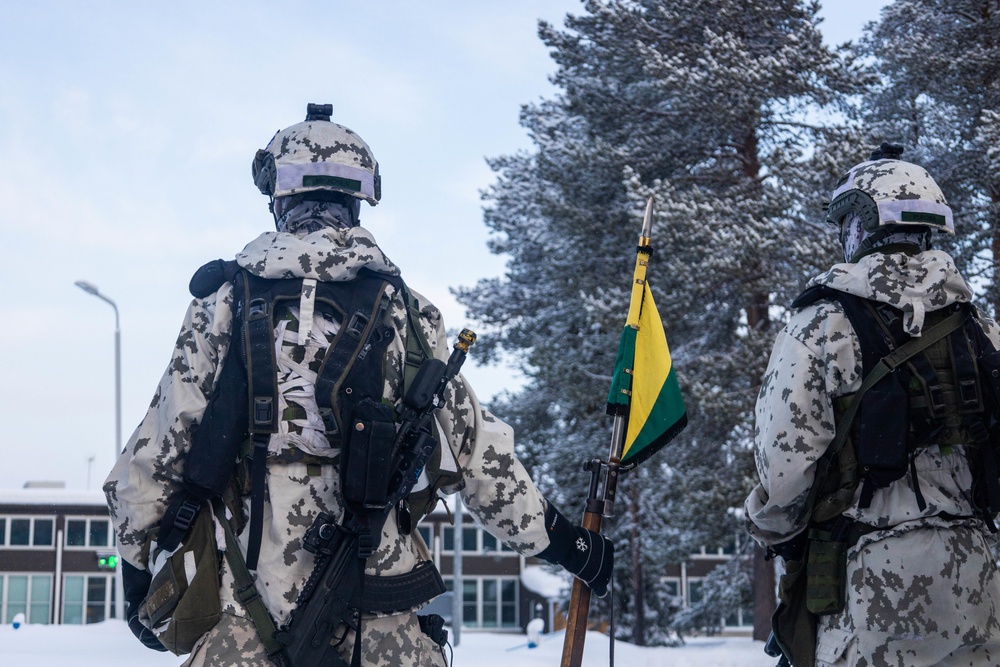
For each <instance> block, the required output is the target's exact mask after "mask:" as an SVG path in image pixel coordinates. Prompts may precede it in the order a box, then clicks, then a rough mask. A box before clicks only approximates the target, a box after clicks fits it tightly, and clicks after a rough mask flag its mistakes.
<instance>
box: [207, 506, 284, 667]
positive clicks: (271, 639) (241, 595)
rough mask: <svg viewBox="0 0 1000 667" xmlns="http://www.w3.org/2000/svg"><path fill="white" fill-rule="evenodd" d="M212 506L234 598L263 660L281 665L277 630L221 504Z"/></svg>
mask: <svg viewBox="0 0 1000 667" xmlns="http://www.w3.org/2000/svg"><path fill="white" fill-rule="evenodd" d="M213 506H214V507H213V509H214V510H215V516H216V518H217V519H218V520H219V524H220V525H221V526H222V529H223V530H224V531H225V533H226V561H227V562H228V563H229V569H230V570H231V571H232V573H233V579H234V580H235V582H236V598H237V599H238V600H239V601H240V604H242V605H243V607H244V609H246V610H247V613H248V614H250V620H251V621H253V625H254V627H255V628H256V629H257V636H258V637H259V638H260V641H261V643H262V644H263V645H264V650H265V651H266V652H267V657H268V658H270V659H271V661H272V662H274V664H276V665H279V666H280V665H284V660H283V655H282V650H283V649H284V646H282V645H281V643H280V642H279V641H278V640H277V639H276V638H275V634H276V633H277V630H278V628H277V626H276V625H275V624H274V619H273V618H271V614H270V613H268V611H267V606H265V605H264V600H262V599H261V597H260V592H259V591H258V590H257V586H256V585H255V584H254V580H253V576H252V575H251V574H250V570H249V569H248V568H247V564H246V561H245V560H244V559H243V554H242V553H241V552H240V544H239V541H238V540H237V539H236V536H235V535H234V534H233V529H232V526H231V525H230V524H229V519H227V518H226V510H225V507H226V506H225V504H224V503H213Z"/></svg>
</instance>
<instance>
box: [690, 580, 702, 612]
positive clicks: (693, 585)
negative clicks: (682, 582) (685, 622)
mask: <svg viewBox="0 0 1000 667" xmlns="http://www.w3.org/2000/svg"><path fill="white" fill-rule="evenodd" d="M687 597H688V599H687V603H688V606H689V607H690V606H691V605H696V604H698V603H699V602H701V597H702V583H701V579H689V580H688V596H687Z"/></svg>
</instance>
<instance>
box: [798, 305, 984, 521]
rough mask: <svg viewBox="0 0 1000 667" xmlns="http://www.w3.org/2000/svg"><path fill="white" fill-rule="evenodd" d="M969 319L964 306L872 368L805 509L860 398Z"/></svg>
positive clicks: (821, 466)
mask: <svg viewBox="0 0 1000 667" xmlns="http://www.w3.org/2000/svg"><path fill="white" fill-rule="evenodd" d="M968 318H969V311H968V310H967V309H962V310H960V311H958V312H956V313H954V314H952V315H949V316H948V317H947V318H946V319H944V320H943V321H941V322H939V323H938V324H936V325H934V326H933V327H931V328H930V329H928V330H927V331H925V332H924V335H923V336H921V337H920V338H913V339H911V340H910V341H909V342H907V343H906V344H905V345H903V346H901V347H899V348H897V349H896V350H894V351H893V352H891V353H889V354H888V355H886V356H884V357H882V359H881V360H880V361H879V362H878V363H877V364H876V365H875V367H874V368H873V369H872V371H871V372H870V373H868V375H867V376H866V377H865V379H864V381H863V382H862V383H861V387H860V388H859V389H858V391H857V392H855V393H854V396H853V397H852V398H851V402H850V403H849V404H848V406H847V409H846V410H845V411H844V414H843V415H841V417H840V420H838V422H837V432H836V435H835V436H834V438H833V440H832V441H831V442H830V446H829V448H828V449H827V453H826V454H824V455H823V456H822V457H821V458H820V460H819V462H818V463H817V465H816V479H815V480H813V485H812V488H811V489H810V491H809V497H808V499H807V500H806V510H807V512H809V514H812V511H813V507H814V506H815V504H816V497H817V496H818V494H819V490H820V487H822V486H823V481H824V480H825V479H826V476H827V475H828V474H829V471H830V466H831V465H832V462H833V460H834V459H835V458H836V457H837V454H839V453H840V450H841V449H842V448H843V446H844V443H845V442H846V441H847V434H848V433H849V432H850V428H851V425H852V424H853V423H854V419H855V417H856V416H857V414H858V409H859V408H860V407H861V398H862V397H863V396H864V395H865V392H867V391H868V390H869V389H871V388H872V387H873V386H875V385H876V384H877V383H878V382H879V381H880V380H881V379H882V378H884V377H885V376H887V375H888V374H889V373H892V372H893V371H895V370H896V369H897V368H899V366H901V365H902V364H903V363H905V362H906V361H907V360H908V359H909V358H910V357H912V356H913V355H915V354H918V353H919V352H921V351H922V350H924V349H926V348H927V347H929V346H931V345H933V344H934V343H936V342H938V341H939V340H941V339H942V338H944V337H945V336H947V335H948V334H950V333H951V332H952V331H954V330H956V329H958V328H959V327H961V326H962V325H963V324H964V323H965V321H966V320H967V319H968Z"/></svg>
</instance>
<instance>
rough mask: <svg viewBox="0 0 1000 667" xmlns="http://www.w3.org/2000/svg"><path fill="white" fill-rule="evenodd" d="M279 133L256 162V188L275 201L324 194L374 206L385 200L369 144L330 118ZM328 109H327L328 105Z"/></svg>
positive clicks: (311, 120)
mask: <svg viewBox="0 0 1000 667" xmlns="http://www.w3.org/2000/svg"><path fill="white" fill-rule="evenodd" d="M315 106H318V105H310V114H309V115H308V116H307V120H306V121H304V122H301V123H297V124H295V125H292V126H291V127H287V128H285V129H284V130H279V131H278V132H277V133H276V134H275V135H274V137H273V138H272V139H271V141H270V142H269V143H268V144H267V148H264V149H262V150H259V151H257V154H256V156H255V157H254V161H253V177H254V183H255V184H256V185H257V187H258V188H259V189H260V191H261V192H262V193H264V194H266V195H270V196H272V197H274V198H276V199H277V198H279V197H287V196H289V195H297V194H302V193H305V192H313V191H317V190H326V191H332V192H341V193H344V194H347V195H350V196H352V197H356V198H358V199H363V200H365V201H367V202H368V203H369V204H371V205H372V206H374V205H376V204H377V203H378V201H379V199H381V197H382V192H381V189H382V188H381V177H380V175H379V171H378V162H377V161H376V160H375V156H374V155H372V151H371V149H370V148H369V147H368V144H366V143H365V142H364V140H362V139H361V137H359V136H358V135H357V134H355V133H354V132H353V131H352V130H350V129H349V128H347V127H344V126H343V125H338V124H337V123H334V122H331V121H330V120H329V116H328V115H326V116H323V115H318V116H317V115H315V114H313V113H312V110H313V107H315ZM327 108H328V109H329V108H330V107H329V105H327Z"/></svg>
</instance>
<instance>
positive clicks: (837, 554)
mask: <svg viewBox="0 0 1000 667" xmlns="http://www.w3.org/2000/svg"><path fill="white" fill-rule="evenodd" d="M830 537H831V535H830V533H829V532H827V531H822V530H811V531H809V559H808V561H807V563H806V607H807V608H808V609H809V611H810V612H812V613H814V614H816V615H817V616H824V615H827V614H839V613H840V612H841V611H843V610H844V604H845V594H846V589H847V581H846V578H847V542H842V541H837V540H832V539H830Z"/></svg>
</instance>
